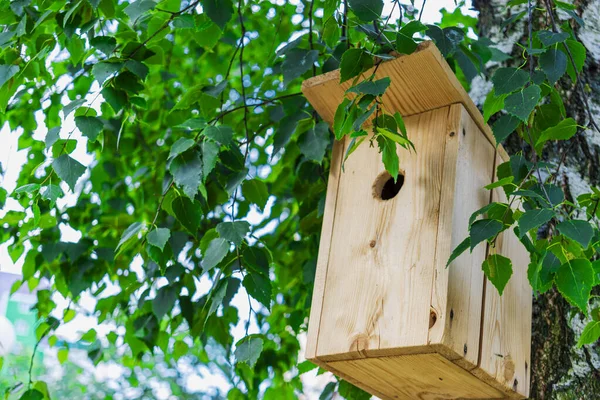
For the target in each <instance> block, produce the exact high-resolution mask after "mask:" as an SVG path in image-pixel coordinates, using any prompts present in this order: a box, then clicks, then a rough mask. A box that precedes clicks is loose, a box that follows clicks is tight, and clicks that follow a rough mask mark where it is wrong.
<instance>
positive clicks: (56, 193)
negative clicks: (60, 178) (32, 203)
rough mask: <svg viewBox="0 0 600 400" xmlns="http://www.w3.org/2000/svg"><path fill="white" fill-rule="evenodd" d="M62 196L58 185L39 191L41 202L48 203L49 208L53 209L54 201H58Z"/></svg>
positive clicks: (45, 187)
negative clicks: (46, 201) (45, 201)
mask: <svg viewBox="0 0 600 400" xmlns="http://www.w3.org/2000/svg"><path fill="white" fill-rule="evenodd" d="M63 194H64V193H63V191H62V189H61V188H60V186H58V185H48V186H44V187H42V188H41V189H40V195H41V196H42V200H48V201H50V208H52V207H54V205H55V204H56V199H58V198H59V197H60V196H62V195H63Z"/></svg>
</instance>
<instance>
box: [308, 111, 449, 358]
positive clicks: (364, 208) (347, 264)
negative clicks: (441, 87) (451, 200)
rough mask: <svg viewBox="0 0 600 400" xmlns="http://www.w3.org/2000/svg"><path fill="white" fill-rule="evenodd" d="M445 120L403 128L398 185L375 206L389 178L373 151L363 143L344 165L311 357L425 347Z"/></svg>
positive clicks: (410, 121)
mask: <svg viewBox="0 0 600 400" xmlns="http://www.w3.org/2000/svg"><path fill="white" fill-rule="evenodd" d="M448 116H449V107H444V108H441V109H437V110H434V111H430V112H427V113H423V114H418V115H415V116H413V117H409V118H407V119H406V120H405V122H406V128H407V131H408V135H409V137H410V138H411V140H412V141H413V142H414V145H415V147H416V152H409V151H407V150H404V149H399V150H398V155H399V158H400V170H401V171H402V175H403V178H401V179H403V185H402V187H401V188H400V190H399V192H398V193H397V194H396V195H395V196H394V197H393V198H390V199H387V200H384V199H382V186H384V185H383V183H385V182H387V181H388V180H389V174H387V172H386V171H385V168H384V166H383V164H382V162H381V154H380V153H379V152H378V150H377V148H376V147H371V146H369V143H368V142H365V143H363V145H361V146H360V147H359V148H358V149H357V150H356V151H355V152H354V153H353V154H352V155H351V156H350V157H349V159H348V160H347V161H346V162H345V168H344V172H342V173H341V174H340V178H339V186H338V194H337V202H336V203H337V205H336V207H335V216H334V220H333V231H332V236H331V243H330V249H329V257H328V260H327V263H328V265H327V272H326V279H325V286H324V288H323V291H324V293H323V303H322V310H321V317H320V323H319V332H318V343H317V354H316V355H317V357H321V358H322V359H324V360H333V359H348V358H360V357H365V356H369V355H381V354H382V352H381V350H387V349H398V351H400V352H402V351H403V350H402V349H406V348H412V349H411V350H405V351H415V350H414V347H415V346H416V347H418V346H426V345H427V332H428V329H429V317H430V298H431V287H432V282H433V272H434V259H435V247H436V237H437V226H438V215H439V207H440V188H441V186H442V179H443V167H444V151H445V146H446V143H445V142H446V139H445V134H444V133H445V131H446V129H447V126H448ZM319 265H320V266H322V262H321V261H320V262H319ZM315 295H320V294H319V293H317V292H315Z"/></svg>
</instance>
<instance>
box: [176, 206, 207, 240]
mask: <svg viewBox="0 0 600 400" xmlns="http://www.w3.org/2000/svg"><path fill="white" fill-rule="evenodd" d="M171 207H172V209H173V213H174V214H175V218H177V220H178V221H179V223H180V224H181V225H183V227H184V228H185V229H187V231H188V232H189V233H191V234H192V235H193V236H194V237H195V236H196V234H197V233H198V225H199V224H200V220H201V219H202V211H201V208H200V204H199V203H197V202H196V201H192V200H190V199H189V198H187V197H185V196H178V197H176V198H175V199H174V200H173V202H172V203H171Z"/></svg>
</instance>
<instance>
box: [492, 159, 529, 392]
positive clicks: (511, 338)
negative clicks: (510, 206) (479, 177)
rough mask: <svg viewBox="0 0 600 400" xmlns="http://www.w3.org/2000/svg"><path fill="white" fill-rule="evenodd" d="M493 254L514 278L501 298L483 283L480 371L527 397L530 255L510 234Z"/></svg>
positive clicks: (499, 195)
mask: <svg viewBox="0 0 600 400" xmlns="http://www.w3.org/2000/svg"><path fill="white" fill-rule="evenodd" d="M501 155H502V154H501V152H499V155H498V156H497V163H498V164H500V163H502V162H504V161H508V158H506V159H504V160H503V159H502V157H501ZM505 157H507V156H505ZM492 200H493V201H497V202H504V203H506V200H507V199H506V195H505V193H504V190H503V189H502V188H498V189H494V191H493V195H492ZM496 251H497V253H498V254H501V255H503V256H505V257H508V258H510V259H511V261H512V268H513V274H512V276H511V278H510V280H509V282H508V284H507V285H506V287H505V288H504V292H503V293H502V296H500V295H499V294H498V291H497V290H496V288H495V287H494V285H492V284H491V283H490V282H489V281H488V282H486V285H485V307H484V319H483V329H482V346H481V364H480V370H481V371H482V372H484V373H486V374H487V375H489V376H491V377H492V378H494V379H495V380H496V381H497V382H499V383H500V384H501V385H502V386H503V387H504V388H505V389H506V390H513V391H515V392H517V393H518V394H520V395H522V396H523V397H528V396H529V387H530V379H531V376H530V366H531V361H530V358H531V318H532V301H533V296H532V290H531V286H530V285H529V281H528V279H527V266H528V265H529V253H528V252H527V250H526V249H525V247H524V246H523V244H522V243H521V242H520V241H519V239H518V238H517V237H516V236H515V234H514V232H513V231H512V230H508V231H505V232H503V233H502V234H501V235H500V236H499V237H498V239H497V241H496ZM484 377H485V376H484Z"/></svg>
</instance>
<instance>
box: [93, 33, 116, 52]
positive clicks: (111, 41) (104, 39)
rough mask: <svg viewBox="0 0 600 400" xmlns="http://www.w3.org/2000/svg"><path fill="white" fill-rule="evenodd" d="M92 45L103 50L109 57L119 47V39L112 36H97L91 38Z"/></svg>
mask: <svg viewBox="0 0 600 400" xmlns="http://www.w3.org/2000/svg"><path fill="white" fill-rule="evenodd" d="M90 45H92V46H93V47H95V48H97V49H98V50H100V51H101V52H103V53H104V54H105V55H106V56H107V57H110V55H111V54H112V52H113V51H114V50H115V49H116V48H117V40H116V39H115V38H114V37H112V36H96V37H94V38H93V39H92V40H90Z"/></svg>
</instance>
